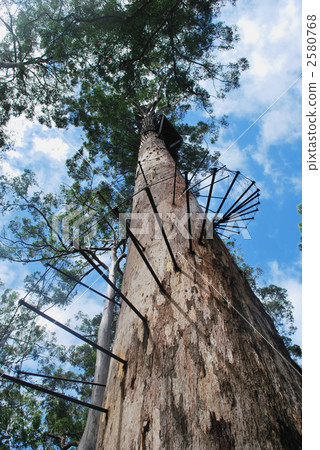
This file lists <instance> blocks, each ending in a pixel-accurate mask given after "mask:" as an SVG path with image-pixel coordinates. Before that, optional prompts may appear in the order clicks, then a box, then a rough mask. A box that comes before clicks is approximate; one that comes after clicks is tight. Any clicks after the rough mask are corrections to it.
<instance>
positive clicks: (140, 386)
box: [97, 130, 301, 450]
mask: <svg viewBox="0 0 320 450" xmlns="http://www.w3.org/2000/svg"><path fill="white" fill-rule="evenodd" d="M139 161H140V162H141V164H142V167H143V170H144V172H145V174H146V176H147V178H148V180H150V181H152V183H153V185H152V186H151V191H152V195H153V197H154V200H155V203H156V205H157V208H158V211H159V213H161V214H162V219H163V223H164V228H165V230H166V232H167V235H168V237H169V242H170V244H171V246H172V249H173V253H174V255H175V257H176V259H177V261H178V265H179V268H180V270H179V271H175V270H174V266H173V263H172V260H171V258H170V255H169V253H168V249H167V247H166V245H165V242H164V239H162V238H161V233H159V231H157V232H156V233H154V232H153V231H152V230H151V228H152V227H151V219H152V218H153V217H154V214H153V212H152V208H151V206H150V202H149V200H148V197H147V193H146V191H145V190H143V189H142V188H143V186H145V181H144V179H143V175H142V173H141V170H140V169H139V167H138V169H137V174H136V184H135V196H134V200H133V212H134V213H148V216H142V217H143V222H144V223H145V224H146V223H147V222H148V224H149V225H150V230H149V232H148V233H146V234H145V235H143V236H139V239H140V241H141V244H142V245H143V246H144V247H145V251H144V253H145V255H146V257H147V258H148V261H149V262H150V263H151V265H152V267H153V268H154V270H155V272H156V273H157V275H158V277H159V279H160V280H161V283H162V285H163V287H164V289H165V291H166V294H164V293H162V292H161V290H160V289H159V287H158V285H157V283H156V282H155V280H154V278H153V277H152V275H151V273H150V272H149V270H148V269H147V267H146V265H145V264H144V262H143V261H142V259H141V257H140V255H139V254H138V252H137V250H136V248H135V247H134V246H133V245H132V242H131V243H130V244H129V251H128V258H127V263H126V268H125V274H124V280H123V285H122V286H123V287H122V290H123V292H124V294H125V295H126V296H127V298H128V299H129V300H130V301H131V302H132V303H133V304H134V306H135V307H136V308H137V309H138V310H139V311H140V312H141V313H142V314H143V315H144V316H145V317H146V318H147V321H148V327H146V326H144V324H143V322H142V320H141V319H140V318H139V317H138V316H137V315H136V314H135V313H134V312H133V311H132V310H131V309H130V308H129V307H128V306H127V305H126V304H124V303H122V306H121V311H120V314H119V319H118V324H117V331H116V337H115V342H114V347H113V351H114V353H115V354H117V355H119V356H121V357H122V358H124V359H126V360H127V365H126V367H124V366H123V365H121V364H119V363H118V362H117V361H112V362H111V365H110V371H109V377H108V383H107V388H106V393H105V398H104V403H103V406H104V407H105V408H107V409H108V415H101V419H100V428H99V436H98V442H97V449H99V450H101V449H112V450H117V449H119V450H131V449H140V450H142V449H150V450H157V449H177V450H182V449H183V450H185V449H190V450H191V449H192V450H196V449H199V450H200V449H201V450H205V449H221V450H226V449H233V448H236V449H241V450H242V449H255V450H256V449H263V450H265V449H290V450H293V449H298V448H300V446H301V441H300V433H301V418H300V417H301V416H300V403H301V388H300V370H299V367H298V366H297V365H296V364H295V363H294V362H293V361H292V360H291V358H290V356H289V354H288V352H287V350H286V348H285V346H284V345H283V342H282V340H281V338H280V337H279V335H278V334H277V332H276V330H275V327H274V325H273V323H272V321H271V319H270V317H269V316H268V315H267V314H266V312H265V311H264V309H263V306H262V305H261V303H260V301H259V300H258V299H257V297H256V296H255V295H254V294H253V292H252V290H251V289H250V286H249V284H248V282H247V280H246V279H245V277H244V275H243V274H242V272H241V271H240V270H239V269H238V267H237V266H236V264H235V263H234V261H233V259H232V257H231V256H230V254H229V252H228V251H227V249H226V247H225V246H224V244H223V242H222V241H221V240H220V238H219V237H218V236H217V235H216V234H215V233H214V236H213V238H212V239H206V240H205V244H204V245H200V244H199V243H198V241H197V238H198V237H199V235H200V229H201V220H200V221H199V220H196V218H197V213H201V208H200V206H199V205H198V203H197V201H196V199H195V198H194V197H193V196H192V195H190V211H191V212H192V213H193V215H192V221H191V224H192V235H193V237H194V240H193V241H192V246H193V252H190V250H189V242H188V239H187V237H186V236H183V235H182V234H181V233H180V232H179V231H177V230H175V229H174V224H173V223H172V220H171V219H172V215H171V216H170V214H175V215H176V216H179V217H182V218H185V217H184V215H185V213H186V194H183V195H181V194H182V193H183V190H184V188H185V181H184V179H183V177H182V176H181V175H180V174H178V177H177V185H176V190H177V195H176V201H175V204H174V205H173V204H172V191H173V179H174V178H173V175H174V161H173V159H172V158H171V156H170V154H169V153H168V151H167V149H166V147H165V145H164V142H163V141H162V140H161V139H160V138H159V137H158V136H157V133H156V132H153V131H147V130H146V131H145V133H144V135H143V138H142V143H141V146H140V152H139ZM169 177H171V178H169ZM168 178H169V179H168ZM161 179H162V180H163V181H162V182H160V183H157V181H160V180H161ZM141 189H142V190H141ZM147 218H149V220H147ZM182 222H183V223H185V224H186V220H182ZM182 222H181V223H182ZM181 223H180V225H181ZM133 225H134V224H133ZM155 228H156V227H155Z"/></svg>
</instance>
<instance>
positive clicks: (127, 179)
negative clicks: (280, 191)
mask: <svg viewBox="0 0 320 450" xmlns="http://www.w3.org/2000/svg"><path fill="white" fill-rule="evenodd" d="M34 5H35V4H34V3H33V4H32V6H34ZM52 5H55V4H52ZM52 5H51V4H49V5H48V4H47V3H45V4H44V6H41V8H48V7H49V6H50V7H51V9H49V13H48V9H43V11H44V13H43V14H40V12H41V11H42V10H41V9H39V8H40V6H39V5H38V4H37V5H36V6H37V7H35V8H34V10H35V11H36V16H34V15H33V16H32V17H35V18H40V19H41V20H39V22H38V21H36V23H37V25H38V23H40V24H41V23H42V19H43V20H45V22H46V27H45V30H46V31H44V27H43V28H41V27H40V28H39V29H37V32H38V36H39V38H38V39H37V40H33V41H32V43H35V44H34V45H32V46H31V48H32V50H33V51H35V50H37V54H38V50H39V46H38V43H39V42H40V43H41V45H42V48H43V49H44V51H42V52H41V54H43V55H44V57H45V58H46V57H48V58H49V60H48V61H43V60H42V61H40V62H39V61H34V60H32V58H31V59H30V60H29V61H30V64H26V63H25V62H24V61H22V60H21V58H20V59H19V58H18V59H17V60H15V61H13V63H12V67H8V65H7V67H5V66H3V68H5V70H12V71H13V73H14V76H13V77H12V84H11V85H10V86H11V89H12V92H14V93H18V97H19V98H22V99H23V98H26V92H27V91H26V90H25V91H23V89H21V87H20V84H19V82H18V79H19V77H20V78H22V79H23V87H25V86H26V85H28V82H31V84H32V78H31V81H30V72H29V73H28V70H29V67H31V68H34V67H36V68H37V70H38V69H39V67H43V64H44V63H45V65H44V67H45V68H46V64H47V65H49V67H50V70H52V73H54V75H53V76H54V77H55V78H54V80H55V81H56V80H58V83H57V85H55V86H54V87H56V86H57V88H58V89H57V90H59V92H60V93H61V94H62V97H61V101H58V100H57V96H56V97H55V98H53V100H52V101H50V106H49V107H48V105H47V104H46V102H45V101H43V99H42V98H39V96H38V97H37V95H35V94H34V92H35V93H37V92H39V91H38V90H37V88H35V91H32V89H31V91H30V92H31V94H32V95H33V100H34V102H35V103H36V104H40V105H42V106H43V107H44V113H43V115H42V116H44V118H43V117H42V118H41V120H42V121H45V122H46V123H48V122H49V119H51V120H54V121H55V122H56V123H57V124H58V125H61V126H62V125H64V124H66V123H72V124H75V125H80V126H82V127H83V128H84V129H85V131H86V142H85V144H84V146H83V147H82V148H81V149H80V150H79V152H78V153H77V154H76V155H75V158H73V159H72V160H71V161H69V167H70V168H71V169H72V170H74V169H75V170H77V167H78V163H79V161H80V160H82V161H83V157H85V158H87V160H88V159H89V160H90V162H94V163H95V164H96V167H98V168H99V169H104V167H106V166H109V167H110V168H111V174H112V175H114V173H112V170H113V171H115V172H116V174H117V175H118V174H119V175H120V176H121V177H122V182H123V185H124V186H125V187H130V186H131V187H132V184H133V177H134V167H135V163H136V160H137V157H138V160H139V162H140V163H141V164H142V166H143V170H144V173H145V176H146V178H144V176H143V173H142V170H141V167H140V168H139V169H138V170H137V172H136V175H137V176H136V181H135V192H134V200H133V208H132V211H133V212H134V213H147V214H148V215H149V217H153V213H154V208H152V204H151V205H150V204H149V201H150V198H151V197H150V192H151V191H150V190H148V189H146V188H147V187H149V186H146V180H148V183H151V179H152V180H153V181H152V183H153V186H152V193H151V194H152V195H153V197H154V199H155V200H156V207H158V210H159V212H160V213H162V214H168V213H170V212H171V213H174V215H175V216H177V215H178V216H183V214H184V213H185V207H186V205H185V198H186V195H187V194H186V191H184V188H185V185H184V180H183V178H182V176H181V175H180V174H178V176H177V190H178V192H179V195H180V197H179V199H178V197H177V202H176V204H175V205H172V204H171V202H170V201H169V198H172V197H171V195H169V194H171V189H172V183H171V182H170V180H163V174H164V173H165V174H168V173H171V175H172V174H173V172H174V169H175V162H174V160H173V159H172V158H171V156H170V154H169V153H168V151H167V149H166V146H165V143H164V140H163V139H162V138H163V136H162V138H159V137H158V134H159V133H158V132H159V121H160V120H161V117H162V116H161V113H163V112H164V111H165V112H166V114H167V116H168V118H169V119H170V121H171V123H172V124H173V125H174V126H175V127H176V128H177V130H178V132H179V133H180V134H181V135H183V136H184V138H185V141H186V143H187V145H185V146H184V150H182V151H181V152H180V158H181V157H182V156H184V155H183V151H185V153H186V155H187V156H188V158H189V159H188V161H190V160H191V162H193V164H189V163H188V162H187V163H185V162H184V161H182V162H184V163H185V167H187V168H188V170H192V168H195V167H196V166H197V165H198V164H199V162H200V161H202V160H203V156H204V154H205V150H204V149H203V147H202V144H203V143H204V142H205V139H206V138H207V137H209V138H211V141H212V142H214V141H215V140H216V138H217V133H218V129H219V126H220V125H223V124H224V123H225V120H224V119H223V120H222V121H221V123H220V124H219V122H217V120H216V119H215V117H214V112H213V109H212V104H211V97H210V95H209V92H208V90H207V89H205V87H203V84H202V83H203V80H207V81H209V80H212V81H213V83H214V88H215V89H216V97H223V96H224V95H225V94H226V93H227V92H228V91H229V90H230V89H232V88H234V87H237V86H238V83H239V75H240V72H241V70H244V69H245V68H247V61H246V60H244V59H240V60H239V61H237V62H234V63H229V64H227V65H223V64H221V63H219V62H218V61H217V60H216V55H217V50H228V49H230V48H231V47H232V45H233V42H234V41H235V40H236V35H235V34H234V31H233V30H232V29H231V28H230V27H228V26H226V25H225V24H222V23H221V22H219V21H218V20H217V16H218V13H219V11H220V8H221V6H223V2H219V1H217V2H211V1H210V2H209V1H206V0H192V1H191V0H190V1H182V0H176V1H173V0H168V1H166V2H155V1H152V0H151V1H146V2H143V1H141V2H140V1H136V0H135V1H132V2H129V3H128V2H126V4H117V3H114V2H108V3H107V4H105V3H100V2H97V3H95V2H93V3H92V4H90V9H89V8H88V7H87V5H86V3H81V2H80V3H79V2H77V3H76V4H73V3H71V4H68V5H67V6H66V8H60V7H59V8H54V6H52ZM59 6H60V5H59ZM21 10H22V11H23V12H24V11H26V9H24V8H22V9H21ZM21 17H22V16H21V12H20V11H19V13H18V15H17V18H18V19H19V20H17V22H15V23H14V26H15V28H14V31H13V32H12V31H11V29H12V28H13V26H11V29H10V33H9V37H8V40H9V42H8V44H7V48H8V49H9V50H10V51H11V60H12V59H13V58H12V55H14V57H16V52H15V51H14V49H15V45H16V42H18V39H17V38H16V36H18V33H17V29H20V30H21V35H22V36H23V34H24V30H26V29H28V26H27V24H30V22H28V20H29V19H26V18H27V17H29V16H28V15H27V14H25V15H24V16H23V17H24V18H25V20H27V22H26V21H25V22H23V20H22V19H21ZM7 23H9V22H7ZM29 28H30V27H29ZM80 29H81V35H82V39H83V40H84V41H85V44H86V45H85V50H84V51H83V52H80V51H79V43H80V40H79V38H78V36H79V34H77V33H79V30H80ZM57 31H58V32H57ZM42 36H46V39H44V38H42ZM52 36H53V37H54V38H52ZM60 39H61V40H60ZM63 40H65V44H66V45H64V48H63V51H61V46H60V47H59V45H58V44H59V43H60V42H63ZM53 43H54V45H52V44H53ZM29 47H30V46H29ZM53 48H57V49H58V51H57V52H54V51H52V49H53ZM10 51H9V53H6V55H7V59H9V60H10ZM8 55H9V56H8ZM18 56H19V55H18ZM24 60H26V57H25V58H24ZM17 61H19V64H18V67H17ZM33 70H34V69H33ZM59 77H60V78H59ZM48 79H49V78H48V74H47V72H45V71H44V72H41V77H40V80H41V81H42V80H46V81H47V80H48ZM73 87H76V89H73ZM54 92H57V91H54ZM6 98H7V102H9V103H8V106H6V110H7V116H4V117H5V118H6V117H8V115H9V114H10V111H11V110H12V111H15V109H14V107H15V105H16V104H17V102H16V101H15V97H14V95H11V96H8V95H7V97H6ZM11 98H13V99H14V100H13V101H14V103H13V104H11V103H10V102H11V100H10V99H11ZM8 99H9V100H8ZM192 106H198V107H200V108H202V110H203V111H205V113H206V120H202V121H200V122H198V123H197V124H195V125H193V124H192V123H191V124H190V123H187V124H186V123H184V121H183V120H184V118H185V117H186V113H187V112H188V111H189V110H190V109H191V107H192ZM22 111H26V112H28V114H30V115H34V113H35V110H32V108H31V109H28V108H27V107H23V108H22ZM137 113H138V114H137ZM137 116H138V117H137ZM137 119H138V121H137ZM140 131H141V136H142V137H141V145H140V150H139V154H138V153H137V151H138V144H139V141H140ZM151 154H152V155H154V154H156V155H157V157H156V159H157V163H156V165H155V167H154V166H153V163H152V161H153V159H152V158H151ZM181 159H182V158H181ZM211 162H212V159H211ZM206 164H207V165H208V166H210V158H208V160H207V162H206ZM84 172H85V170H84V166H83V165H82V163H81V164H80V173H81V174H83V173H84ZM172 178H173V175H172ZM154 180H157V182H158V184H155V181H154ZM171 181H172V179H171ZM187 192H189V191H187ZM102 194H103V192H102V193H100V195H101V196H102V198H104V196H103V195H102ZM146 194H147V196H146ZM107 201H108V199H107ZM112 206H114V204H113V205H112ZM190 210H191V212H192V213H193V214H194V215H195V216H196V215H197V214H200V212H201V210H200V207H199V205H198V204H197V202H196V200H195V199H194V197H193V196H192V195H190ZM115 212H116V210H115ZM194 220H195V219H194V217H193V219H192V229H193V232H194V234H195V235H198V231H199V225H197V224H196V223H195V222H194ZM189 223H190V222H189ZM164 224H165V227H167V226H171V224H170V222H168V221H167V220H164ZM168 224H169V225H168ZM170 229H172V228H170ZM187 242H188V241H187V240H186V239H185V238H181V237H180V236H179V237H177V240H176V242H175V246H174V253H172V254H170V255H171V259H170V258H168V253H167V252H168V247H167V242H166V245H165V244H164V241H163V240H156V239H154V236H153V235H151V236H143V237H142V238H141V246H139V244H138V243H137V242H136V241H135V240H134V239H133V237H132V236H131V243H130V245H129V251H128V259H127V264H126V271H125V274H124V281H123V287H122V289H123V292H124V294H123V296H125V298H130V301H131V303H132V304H133V305H134V307H135V309H133V308H132V304H131V307H130V306H129V304H128V302H126V301H124V302H122V306H121V311H120V313H119V319H118V325H117V332H116V337H115V343H114V347H113V351H114V352H115V354H117V355H122V357H123V358H124V357H125V358H126V361H127V363H126V364H125V365H121V363H120V365H119V362H118V361H117V363H113V362H112V363H111V365H110V371H109V376H108V385H107V394H106V397H105V399H104V404H105V405H106V407H107V408H108V420H106V417H104V418H102V419H101V421H100V428H99V438H98V447H99V448H106V447H107V446H111V447H113V448H119V447H120V448H121V447H123V448H130V446H131V447H132V446H139V447H140V448H146V447H150V448H157V447H160V446H169V445H172V446H173V447H177V448H212V446H213V445H214V446H216V447H222V448H230V447H231V448H232V447H233V446H235V445H236V446H238V447H241V446H245V445H247V446H252V447H253V446H260V447H270V448H272V447H276V448H282V447H283V448H298V447H299V443H300V434H299V433H300V431H299V419H297V418H298V417H299V399H300V392H299V381H300V379H299V369H298V368H297V367H296V366H295V365H294V362H292V361H291V360H290V357H289V355H288V353H287V352H286V349H285V347H284V344H283V342H282V340H281V338H280V337H279V336H278V334H277V333H276V330H275V328H274V326H273V324H272V321H271V319H270V318H269V317H268V316H267V315H266V314H265V312H264V310H263V308H262V306H261V304H260V303H259V301H258V300H257V299H256V297H255V296H254V294H253V293H252V291H251V290H250V288H249V285H248V284H247V282H246V281H245V280H244V279H242V278H241V275H240V274H239V272H238V269H237V268H236V266H235V265H234V264H233V262H232V259H231V257H230V255H229V254H228V252H227V251H226V249H225V248H224V246H223V244H222V243H221V241H220V240H219V239H218V237H217V236H215V235H213V239H212V240H207V241H206V242H205V245H204V246H202V245H201V244H200V243H196V242H195V243H194V246H193V250H192V251H190V250H191V248H190V247H189V249H188V247H187V246H186V243H187ZM189 242H190V241H189ZM134 245H137V248H134V247H133V246H134ZM80 250H82V251H81V252H80V253H81V254H82V256H84V257H85V256H87V257H88V258H86V259H87V260H90V258H91V257H92V258H93V259H94V254H93V253H92V250H91V249H89V250H88V249H86V250H84V249H83V247H82V248H81V246H80ZM137 252H138V253H139V255H138V254H137ZM174 254H175V255H176V257H177V258H178V256H179V260H178V263H177V261H175V260H174V259H172V255H174ZM142 255H145V256H144V258H143V260H144V262H145V263H146V262H147V261H149V264H151V266H152V267H156V269H157V273H155V272H154V271H153V272H151V271H150V270H146V268H145V266H144V265H143V264H142V262H141V260H140V259H139V257H141V258H142ZM100 263H101V265H103V261H101V260H100ZM190 265H191V266H192V267H193V269H192V270H191V272H190V269H189V267H190ZM174 268H175V269H176V271H175V270H174ZM149 269H150V266H149ZM179 269H180V270H179ZM152 273H153V275H152ZM199 273H200V274H201V275H199ZM200 276H202V277H203V276H205V277H207V278H208V279H210V280H213V282H215V280H217V284H216V286H215V288H216V290H217V288H219V289H218V292H219V294H217V292H215V291H214V290H213V288H212V287H209V286H208V287H206V285H205V282H204V281H203V280H200V278H199V277H200ZM221 292H222V293H221ZM123 299H124V297H123ZM213 323H214V325H215V326H214V328H212V324H213ZM252 327H253V328H252ZM252 329H254V330H255V333H256V335H257V336H258V339H255V338H253V336H252ZM266 341H267V342H268V343H269V345H268V344H267V343H266ZM240 342H241V345H240ZM274 349H276V353H274ZM248 355H251V356H252V358H249V357H248ZM174 356H176V360H177V364H176V365H174V364H173V361H172V358H173V357H174ZM297 371H298V372H297ZM252 373H254V374H255V377H254V378H253V377H252ZM198 380H200V381H199V382H198ZM283 380H286V383H284V382H283ZM288 384H290V388H289V387H288ZM279 392H281V395H282V398H281V401H280V399H279ZM159 393H160V395H159ZM270 399H271V401H270ZM257 417H259V419H258V420H257ZM240 421H241V429H239V427H238V424H239V423H240ZM266 424H267V425H266ZM124 428H125V430H126V432H125V434H124V433H122V430H123V429H124ZM91 444H92V442H91ZM93 448H94V445H93Z"/></svg>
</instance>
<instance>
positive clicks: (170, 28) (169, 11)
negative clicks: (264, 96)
mask: <svg viewBox="0 0 320 450" xmlns="http://www.w3.org/2000/svg"><path fill="white" fill-rule="evenodd" d="M224 3H225V2H224V1H215V2H212V1H210V0H186V1H182V0H165V1H162V2H159V1H155V0H147V1H144V0H131V1H129V2H125V3H121V2H120V3H119V2H116V1H113V0H109V1H108V2H102V1H101V0H91V1H90V2H89V3H88V2H87V1H85V0H77V1H73V0H72V1H70V2H63V3H61V2H56V1H53V0H45V1H41V2H40V1H39V0H28V1H23V2H19V8H16V4H15V1H14V0H6V3H5V9H4V10H5V14H4V15H3V18H2V19H1V21H2V23H3V25H4V26H5V28H6V30H7V35H6V36H5V38H4V39H3V42H2V43H1V44H0V71H1V73H2V76H3V80H4V82H1V84H0V89H2V94H3V95H2V97H3V100H4V101H3V103H2V112H1V114H0V118H1V120H0V128H1V129H2V130H3V134H2V142H0V144H4V143H5V131H4V126H5V124H6V123H7V121H8V120H9V118H10V116H12V115H13V116H18V115H20V114H22V113H24V114H25V115H26V116H27V117H30V118H31V117H37V118H38V120H39V121H40V122H41V123H44V124H46V125H48V126H49V125H50V123H51V122H54V123H55V124H56V125H57V126H66V125H67V124H68V123H73V124H75V125H76V126H81V127H82V128H83V129H84V130H85V133H86V141H85V144H84V149H85V151H86V152H88V154H89V157H90V160H91V162H92V163H95V164H96V165H97V166H98V167H99V168H101V169H103V170H104V169H105V168H106V165H107V167H108V168H110V167H111V168H112V169H113V170H114V171H115V173H116V174H117V175H119V174H121V176H122V177H123V179H124V184H125V185H127V186H132V184H133V176H134V170H135V165H136V158H137V151H138V143H139V126H138V124H137V121H136V112H137V111H136V109H135V107H134V104H140V105H143V104H148V103H150V102H151V103H152V102H153V101H154V100H155V98H156V95H157V92H158V93H159V94H160V96H161V100H160V102H159V108H160V110H161V109H163V110H164V111H166V113H167V114H168V115H169V119H170V120H171V121H172V123H173V124H174V125H175V126H176V127H177V129H178V131H179V132H181V133H182V134H183V136H185V137H186V139H185V142H188V144H187V145H186V146H185V148H184V150H183V153H184V156H185V157H187V158H188V157H189V156H192V155H193V156H192V158H191V160H190V161H189V165H188V169H189V170H193V169H194V165H193V160H194V159H197V158H195V154H197V153H199V159H201V158H202V156H203V150H202V147H201V144H202V142H203V140H204V138H205V136H207V137H208V139H209V138H210V139H211V142H214V141H215V140H216V139H217V136H218V130H219V127H220V126H225V124H226V121H225V118H223V119H221V120H220V121H218V120H217V119H216V118H215V116H214V112H213V108H212V100H213V99H216V98H223V97H224V96H225V95H226V93H227V92H229V91H230V90H231V89H234V88H237V87H238V86H239V77H240V73H241V71H243V70H245V69H246V68H247V67H248V63H247V61H246V60H245V58H240V59H239V60H238V61H234V62H230V63H227V64H223V63H221V62H219V59H218V58H217V57H218V55H219V52H221V51H227V50H230V49H232V48H233V45H234V43H235V42H236V41H237V40H238V35H237V32H236V30H235V29H234V28H232V27H230V26H228V25H226V24H224V23H223V22H221V21H219V20H218V16H219V13H220V10H221V8H222V7H223V6H224ZM232 3H235V2H234V1H233V2H232ZM204 82H205V83H204ZM204 86H208V87H209V86H211V87H212V89H213V92H214V94H213V96H212V97H211V94H209V91H208V90H207V88H206V87H204ZM191 107H198V108H200V109H202V110H204V111H205V115H206V118H205V119H203V120H201V121H200V122H199V123H198V124H196V125H193V126H192V127H190V126H189V128H188V127H187V126H185V125H183V122H182V121H183V119H184V118H185V114H186V112H188V111H189V110H190V108H191ZM81 151H82V152H83V149H82V150H80V152H81ZM76 158H77V156H76ZM199 159H198V160H197V161H195V163H198V162H199ZM78 162H79V161H78ZM69 168H70V171H71V172H72V171H73V170H75V163H74V161H73V160H72V161H70V162H69ZM77 170H78V169H77ZM81 172H82V174H83V175H84V174H85V172H86V170H85V169H84V167H83V165H82V164H81Z"/></svg>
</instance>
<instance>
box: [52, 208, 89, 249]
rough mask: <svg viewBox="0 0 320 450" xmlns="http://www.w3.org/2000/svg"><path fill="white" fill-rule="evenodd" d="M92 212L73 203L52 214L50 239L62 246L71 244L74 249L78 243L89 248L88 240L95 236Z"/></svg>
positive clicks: (77, 246)
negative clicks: (60, 243)
mask: <svg viewBox="0 0 320 450" xmlns="http://www.w3.org/2000/svg"><path fill="white" fill-rule="evenodd" d="M95 215H96V212H95V211H94V210H90V209H88V208H84V207H83V206H79V205H76V204H73V203H70V204H69V205H67V206H65V207H64V208H63V209H61V210H60V211H59V212H58V213H56V214H54V216H53V220H52V239H53V240H54V241H57V242H58V241H60V242H62V243H63V244H64V245H67V244H68V243H70V244H71V243H72V245H73V247H74V248H76V249H79V248H80V242H83V243H86V246H88V247H90V239H91V238H93V237H94V236H95V235H96V234H97V222H95V221H94V220H93V217H94V216H95Z"/></svg>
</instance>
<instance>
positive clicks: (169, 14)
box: [124, 0, 181, 62]
mask: <svg viewBox="0 0 320 450" xmlns="http://www.w3.org/2000/svg"><path fill="white" fill-rule="evenodd" d="M179 3H181V0H178V1H177V2H176V3H175V4H174V5H173V7H172V8H171V9H169V11H168V12H167V14H166V15H165V17H164V19H163V21H162V22H161V23H160V25H159V26H158V27H157V28H156V29H155V30H154V32H153V33H151V35H150V36H149V38H148V39H147V42H146V43H145V45H144V47H143V49H142V52H141V53H140V55H139V56H137V57H136V58H132V59H127V60H125V61H124V62H136V61H139V59H141V58H142V57H143V56H144V54H145V53H146V51H147V48H148V46H149V44H150V42H151V41H152V39H153V38H154V37H155V36H156V35H157V34H158V33H159V31H160V30H161V28H162V27H163V26H164V24H165V23H166V22H167V20H168V18H169V17H170V16H171V14H172V13H173V11H174V10H175V9H176V8H177V7H178V6H179Z"/></svg>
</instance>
